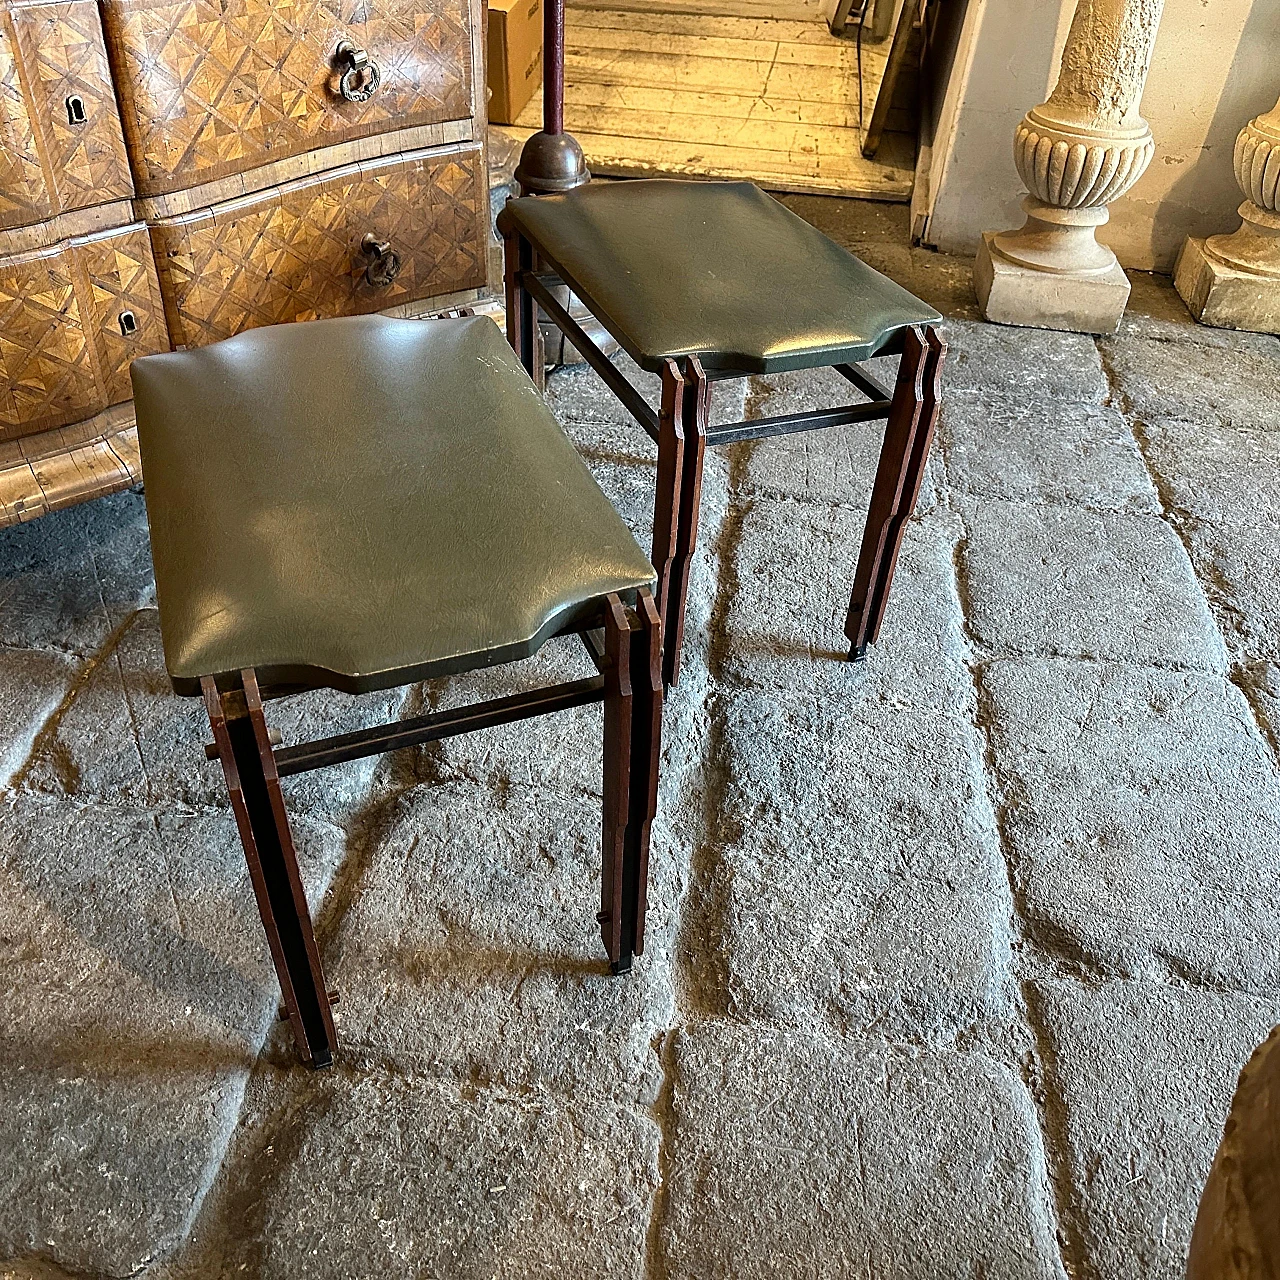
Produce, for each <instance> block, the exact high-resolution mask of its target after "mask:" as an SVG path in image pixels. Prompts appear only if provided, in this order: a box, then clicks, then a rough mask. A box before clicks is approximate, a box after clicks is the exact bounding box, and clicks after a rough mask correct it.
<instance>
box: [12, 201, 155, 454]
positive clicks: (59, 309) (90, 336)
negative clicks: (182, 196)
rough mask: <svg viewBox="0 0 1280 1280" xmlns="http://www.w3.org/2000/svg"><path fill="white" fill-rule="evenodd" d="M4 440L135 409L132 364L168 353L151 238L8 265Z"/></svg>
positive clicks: (52, 251) (138, 231)
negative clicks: (126, 404)
mask: <svg viewBox="0 0 1280 1280" xmlns="http://www.w3.org/2000/svg"><path fill="white" fill-rule="evenodd" d="M0 334H2V335H3V341H0V439H14V438H16V437H18V436H24V435H31V434H33V433H34V432H37V431H46V430H49V429H50V428H53V427H61V426H65V425H66V424H67V423H71V422H78V421H79V420H81V419H82V418H87V417H90V416H92V415H93V414H95V413H99V412H101V411H102V410H103V409H106V408H108V407H109V406H110V405H113V404H119V403H121V402H122V401H124V400H127V399H128V398H129V395H130V390H129V362H130V361H131V360H132V359H133V358H134V357H135V356H141V355H149V354H151V353H152V352H155V351H165V350H168V346H169V343H168V337H167V335H166V333H165V328H164V314H163V308H162V305H161V301H160V292H159V286H158V284H157V281H156V273H155V264H154V262H153V260H152V257H151V247H150V243H149V239H148V236H147V229H146V227H144V226H143V225H142V224H141V223H136V224H134V225H133V226H130V227H123V228H119V229H117V230H113V231H109V232H103V233H100V234H98V235H94V236H85V237H82V238H80V239H76V240H64V241H61V242H60V243H58V244H55V245H51V246H50V247H49V248H47V249H40V250H36V251H33V252H31V253H24V254H17V255H14V256H12V257H9V258H0Z"/></svg>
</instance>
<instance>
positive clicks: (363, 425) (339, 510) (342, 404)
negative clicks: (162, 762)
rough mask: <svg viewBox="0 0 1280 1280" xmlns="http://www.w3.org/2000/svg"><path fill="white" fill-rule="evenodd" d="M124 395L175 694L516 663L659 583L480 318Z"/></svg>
mask: <svg viewBox="0 0 1280 1280" xmlns="http://www.w3.org/2000/svg"><path fill="white" fill-rule="evenodd" d="M133 386H134V394H135V397H136V403H137V414H138V433H139V438H140V442H141V447H142V465H143V477H144V480H145V482H146V496H147V507H148V513H149V515H150V518H151V543H152V556H153V559H154V561H155V570H156V589H157V593H158V596H159V604H160V616H161V629H162V632H163V638H164V650H165V661H166V664H167V666H168V669H169V674H170V677H171V679H172V681H173V685H174V688H175V689H176V690H177V691H178V692H179V693H186V694H197V693H199V692H200V686H199V681H200V677H201V676H205V675H222V674H226V673H232V672H238V671H240V670H242V669H244V668H249V667H252V668H256V669H257V672H258V677H259V679H260V680H262V681H263V683H264V684H279V685H328V686H332V687H335V688H339V689H345V690H348V691H350V692H357V693H358V692H365V691H368V690H371V689H377V688H385V687H389V686H392V685H399V684H404V683H407V682H409V681H412V680H419V679H424V678H427V677H431V676H436V675H445V674H449V673H451V672H456V671H461V670H468V669H471V668H474V667H477V666H487V665H490V664H496V663H501V662H509V661H513V660H515V659H518V658H522V657H527V656H529V655H530V654H532V653H533V652H535V651H536V650H537V649H538V648H539V646H540V645H541V644H542V642H543V641H544V640H545V639H547V638H549V637H550V636H551V635H552V634H554V633H555V632H557V631H559V630H561V629H563V628H565V627H566V626H569V625H571V624H572V623H573V622H574V621H575V620H577V619H580V618H582V617H584V616H585V615H586V613H587V611H588V609H590V608H591V607H592V605H593V603H595V604H597V605H598V602H599V600H600V598H601V597H602V596H604V595H606V594H607V593H609V592H621V593H628V592H631V591H634V590H635V589H637V588H639V587H643V586H647V585H648V584H650V583H651V582H652V581H653V578H654V572H653V569H652V567H651V566H650V564H649V562H648V560H647V559H646V557H645V555H644V553H643V552H642V551H641V550H640V548H639V547H638V546H637V545H636V542H635V539H634V538H633V537H632V536H631V534H630V532H629V531H628V529H627V527H626V525H625V524H624V523H623V522H622V520H621V518H620V517H619V516H618V515H617V513H616V512H615V511H614V509H613V507H612V506H611V505H610V504H609V501H608V499H606V498H605V496H604V494H603V493H602V492H601V491H600V489H599V487H598V486H597V485H596V483H595V481H594V480H593V479H592V478H591V475H590V473H589V472H588V471H587V469H586V467H585V466H584V465H583V463H582V461H581V460H580V459H579V457H578V455H577V453H576V451H575V450H574V448H573V446H572V445H571V444H570V443H569V441H568V439H567V438H566V437H565V435H564V433H563V432H562V431H561V429H560V427H559V425H558V424H557V423H556V421H555V419H554V418H553V417H552V416H551V414H550V412H549V411H548V410H547V408H546V407H545V406H544V404H543V402H542V400H541V399H540V397H539V396H538V393H537V391H536V390H535V389H534V386H533V384H532V382H531V381H530V379H529V377H528V375H527V374H526V373H525V371H524V370H523V369H522V368H521V367H520V364H519V363H518V361H517V360H516V358H515V356H514V355H513V354H512V352H511V349H510V348H509V347H508V346H507V344H506V342H505V341H504V340H503V337H502V334H501V333H500V332H499V330H498V328H497V326H495V325H494V323H493V322H492V321H491V320H488V319H485V318H483V317H476V318H467V319H450V320H437V321H427V322H423V321H414V320H390V319H385V318H383V317H380V316H366V317H360V318H353V319H343V320H321V321H316V322H314V323H309V324H294V325H281V326H277V327H272V328H264V329H256V330H252V331H250V332H248V333H244V334H241V335H240V336H239V337H235V338H230V339H228V340H227V341H225V342H219V343H217V344H216V345H214V346H210V347H205V348H202V349H199V350H194V351H184V352H178V353H174V354H171V355H158V356H149V357H147V358H145V359H140V360H137V361H135V362H134V364H133Z"/></svg>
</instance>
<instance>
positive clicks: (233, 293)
mask: <svg viewBox="0 0 1280 1280" xmlns="http://www.w3.org/2000/svg"><path fill="white" fill-rule="evenodd" d="M487 206H488V186H487V179H486V175H485V173H484V170H483V166H482V164H481V153H480V148H479V146H478V145H476V144H467V145H465V146H461V147H451V148H433V149H431V150H424V151H416V152H407V153H405V154H403V155H400V156H396V157H394V158H391V159H387V160H380V161H374V162H371V163H364V164H358V165H355V164H353V165H347V166H345V167H344V168H341V169H335V170H332V171H330V172H329V173H326V174H320V175H317V176H316V177H314V178H307V179H301V180H299V181H297V182H290V183H285V184H283V185H281V186H279V187H277V188H275V189H274V190H273V191H271V192H268V193H266V194H264V195H260V196H251V197H244V198H242V199H240V200H232V201H227V202H226V203H224V204H220V205H217V206H215V207H214V208H212V209H206V210H202V211H200V212H198V213H193V214H188V215H185V216H183V217H180V218H171V219H165V220H163V221H160V222H157V223H155V224H153V226H152V229H151V235H152V242H153V245H154V247H155V254H156V262H157V264H158V267H159V271H160V285H161V289H162V291H163V294H164V301H165V311H166V315H167V317H168V322H169V334H170V337H171V338H172V340H173V342H174V344H175V345H185V346H201V345H203V344H205V343H208V342H216V341H217V340H218V339H220V338H227V337H230V336H231V335H232V334H234V333H239V332H241V331H242V330H244V329H252V328H255V327H257V326H258V325H264V324H281V323H284V322H287V321H294V320H314V319H317V318H319V317H322V316H338V315H357V314H362V313H365V312H369V311H381V310H384V309H385V308H387V307H393V306H396V305H397V304H399V303H403V302H412V301H416V300H417V299H419V298H431V297H437V296H439V295H441V294H445V293H453V292H455V291H457V290H461V289H471V288H476V287H479V286H480V285H483V284H484V283H485V265H486V264H485V249H486V235H487V219H488V212H487Z"/></svg>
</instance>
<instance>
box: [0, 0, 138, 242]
mask: <svg viewBox="0 0 1280 1280" xmlns="http://www.w3.org/2000/svg"><path fill="white" fill-rule="evenodd" d="M132 195H133V180H132V178H131V176H130V173H129V162H128V158H127V156H126V154H125V147H124V136H123V134H122V133H121V130H120V116H119V113H118V112H117V110H116V101H115V95H114V92H113V90H112V87H111V70H110V66H109V64H108V62H107V52H106V46H105V44H104V43H103V36H102V26H101V24H100V22H99V19H98V6H97V4H96V3H95V0H75V3H72V4H28V5H14V6H11V7H9V8H7V9H5V10H3V12H0V228H4V227H16V226H24V225H27V224H29V223H32V222H36V221H39V220H41V219H44V218H49V217H52V216H53V215H54V214H57V213H65V212H67V211H68V210H71V209H83V208H88V207H89V206H91V205H96V204H105V203H107V202H108V201H111V200H120V199H127V198H128V197H130V196H132Z"/></svg>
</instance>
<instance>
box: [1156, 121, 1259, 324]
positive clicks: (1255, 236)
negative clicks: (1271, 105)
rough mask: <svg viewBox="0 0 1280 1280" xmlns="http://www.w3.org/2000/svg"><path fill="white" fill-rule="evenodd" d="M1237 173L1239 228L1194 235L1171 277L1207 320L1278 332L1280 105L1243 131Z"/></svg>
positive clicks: (1238, 144)
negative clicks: (1226, 232) (1241, 198)
mask: <svg viewBox="0 0 1280 1280" xmlns="http://www.w3.org/2000/svg"><path fill="white" fill-rule="evenodd" d="M1235 174H1236V182H1237V183H1238V184H1239V187H1240V190H1241V192H1242V194H1243V195H1244V203H1243V204H1242V205H1241V206H1240V220H1241V225H1240V230H1239V231H1235V232H1233V233H1232V234H1231V235H1221V236H1210V237H1209V238H1208V239H1207V240H1200V239H1197V238H1196V237H1194V236H1193V237H1192V238H1191V239H1189V240H1188V241H1187V243H1186V244H1185V245H1183V247H1182V253H1181V254H1180V255H1179V258H1178V265H1177V268H1176V270H1175V272H1174V278H1173V282H1174V285H1175V287H1176V288H1177V290H1178V292H1179V293H1180V294H1181V295H1182V298H1183V301H1184V302H1185V303H1186V304H1187V306H1188V307H1189V308H1190V309H1191V313H1192V314H1193V315H1194V316H1195V317H1196V319H1197V320H1200V321H1202V322H1203V323H1205V324H1212V325H1217V326H1219V327H1220V328H1227V329H1253V330H1256V331H1258V332H1261V333H1280V209H1278V208H1277V205H1278V203H1280V103H1277V104H1276V106H1275V109H1274V110H1272V111H1269V112H1267V114H1266V115H1263V116H1259V117H1258V118H1257V119H1256V120H1250V121H1249V123H1248V124H1247V125H1245V127H1244V128H1243V129H1241V130H1240V135H1239V137H1237V138H1236V149H1235Z"/></svg>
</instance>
